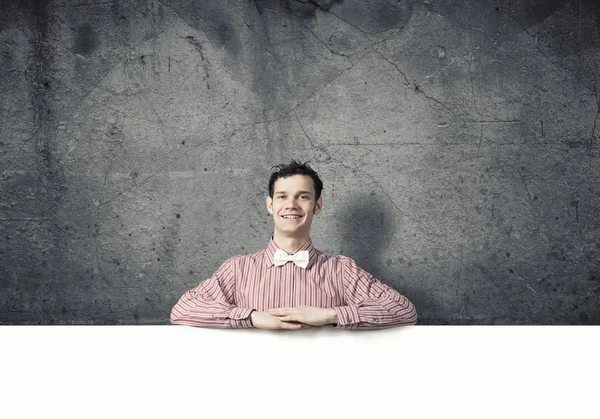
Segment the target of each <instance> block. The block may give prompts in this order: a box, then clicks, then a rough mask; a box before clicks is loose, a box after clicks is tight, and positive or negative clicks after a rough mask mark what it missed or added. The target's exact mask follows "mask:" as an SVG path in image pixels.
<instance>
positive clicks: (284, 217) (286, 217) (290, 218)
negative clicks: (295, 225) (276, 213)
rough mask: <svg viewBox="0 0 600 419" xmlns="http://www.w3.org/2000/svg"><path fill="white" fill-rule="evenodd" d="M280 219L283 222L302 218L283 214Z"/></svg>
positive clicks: (296, 215)
mask: <svg viewBox="0 0 600 419" xmlns="http://www.w3.org/2000/svg"><path fill="white" fill-rule="evenodd" d="M281 218H283V219H285V220H299V219H300V218H302V216H301V215H298V214H285V215H282V216H281Z"/></svg>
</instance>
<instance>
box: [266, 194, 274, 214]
mask: <svg viewBox="0 0 600 419" xmlns="http://www.w3.org/2000/svg"><path fill="white" fill-rule="evenodd" d="M267 211H269V213H270V214H273V198H271V197H270V196H268V195H267Z"/></svg>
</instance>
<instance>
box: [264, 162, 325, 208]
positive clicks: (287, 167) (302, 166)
mask: <svg viewBox="0 0 600 419" xmlns="http://www.w3.org/2000/svg"><path fill="white" fill-rule="evenodd" d="M271 169H277V171H276V172H273V173H272V174H271V178H270V179H269V196H270V197H271V198H273V192H274V191H273V187H274V186H275V181H276V180H277V179H279V178H286V177H289V176H293V175H304V176H309V177H311V178H312V180H313V183H314V184H315V200H317V199H319V197H320V196H321V191H322V190H323V182H321V179H319V175H318V174H317V172H315V171H314V170H313V169H311V168H310V166H309V165H308V162H306V163H301V162H299V161H296V160H292V161H291V162H290V164H280V165H279V166H273V167H272V168H271Z"/></svg>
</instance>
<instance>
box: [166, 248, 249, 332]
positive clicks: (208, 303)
mask: <svg viewBox="0 0 600 419" xmlns="http://www.w3.org/2000/svg"><path fill="white" fill-rule="evenodd" d="M232 263H233V261H232V259H228V260H227V261H225V263H223V264H222V265H221V267H220V268H219V269H218V270H217V272H215V273H214V274H213V276H212V277H210V278H209V279H207V280H206V281H203V282H201V283H200V284H199V285H198V286H197V287H196V288H194V289H191V290H189V291H186V292H185V293H184V294H183V296H182V297H181V298H180V299H179V301H178V302H177V304H175V306H174V307H173V309H172V310H171V323H172V324H180V325H186V326H196V327H217V328H248V327H252V323H251V321H250V313H251V312H252V309H251V308H239V307H236V305H235V296H234V294H235V277H234V275H233V269H232V266H231V264H232Z"/></svg>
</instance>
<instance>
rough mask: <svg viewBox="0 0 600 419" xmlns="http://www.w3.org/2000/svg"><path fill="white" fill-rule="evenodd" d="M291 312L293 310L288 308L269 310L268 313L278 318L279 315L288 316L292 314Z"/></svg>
mask: <svg viewBox="0 0 600 419" xmlns="http://www.w3.org/2000/svg"><path fill="white" fill-rule="evenodd" d="M290 310H292V308H288V307H281V308H270V309H268V310H267V313H269V314H271V315H274V316H277V315H283V314H288V313H289V312H290Z"/></svg>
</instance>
